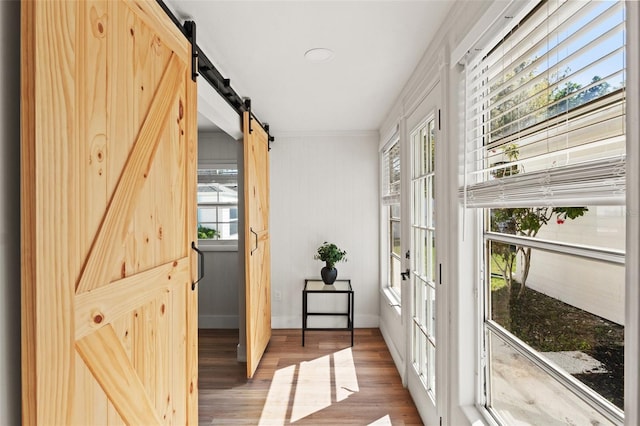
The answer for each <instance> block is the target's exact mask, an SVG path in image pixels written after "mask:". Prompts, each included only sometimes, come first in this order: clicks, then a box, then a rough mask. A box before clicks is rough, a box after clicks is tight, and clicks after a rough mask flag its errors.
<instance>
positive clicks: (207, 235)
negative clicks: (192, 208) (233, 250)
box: [198, 168, 238, 240]
mask: <svg viewBox="0 0 640 426" xmlns="http://www.w3.org/2000/svg"><path fill="white" fill-rule="evenodd" d="M198 238H199V239H201V240H237V239H238V171H237V169H228V168H224V169H223V168H199V169H198Z"/></svg>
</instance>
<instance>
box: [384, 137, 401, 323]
mask: <svg viewBox="0 0 640 426" xmlns="http://www.w3.org/2000/svg"><path fill="white" fill-rule="evenodd" d="M396 145H397V147H398V149H399V161H400V182H399V185H400V194H399V197H398V200H397V202H394V203H393V204H392V205H397V206H398V207H399V208H400V216H399V217H397V218H395V217H392V214H391V209H392V205H390V204H387V203H385V202H384V197H385V195H386V189H387V187H388V185H389V182H387V181H386V179H387V178H388V175H387V173H386V172H385V170H386V168H387V167H388V165H387V164H386V161H385V160H386V154H387V153H388V152H389V151H390V150H391V149H392V148H393V147H394V146H396ZM379 161H380V182H381V185H380V188H381V190H380V210H381V212H380V230H381V234H382V235H383V236H384V237H383V238H381V241H380V248H381V249H380V255H381V259H382V261H383V267H382V268H381V270H382V275H381V277H382V280H381V283H380V285H381V291H382V294H383V295H384V297H386V298H387V300H388V303H389V305H390V306H392V307H394V308H395V309H396V310H397V312H398V313H400V312H401V308H402V290H400V292H398V291H397V290H396V289H395V288H394V287H393V286H392V285H391V279H392V278H391V274H392V273H394V271H393V268H392V267H391V258H392V257H398V261H399V262H400V265H401V268H402V256H396V254H395V253H393V249H392V247H391V244H392V237H391V236H392V223H398V224H399V225H400V243H401V244H402V208H401V201H400V200H401V198H402V192H403V191H402V173H403V172H402V167H403V164H402V163H403V162H402V144H401V140H400V135H399V134H398V132H397V131H396V132H394V134H393V135H391V136H390V137H389V138H387V139H386V143H385V144H384V145H383V147H382V149H380V154H379ZM401 247H402V246H401ZM400 252H402V248H401V249H400ZM395 272H396V273H400V272H401V271H395ZM400 285H401V286H402V284H400Z"/></svg>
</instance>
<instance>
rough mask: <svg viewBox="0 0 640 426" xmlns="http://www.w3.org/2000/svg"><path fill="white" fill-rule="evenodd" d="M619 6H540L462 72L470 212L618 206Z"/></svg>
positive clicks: (465, 191) (621, 159)
mask: <svg viewBox="0 0 640 426" xmlns="http://www.w3.org/2000/svg"><path fill="white" fill-rule="evenodd" d="M624 25H625V10H624V2H616V1H592V2H587V1H575V2H574V1H559V0H549V1H545V2H541V3H540V4H539V5H538V6H537V7H535V8H534V9H533V10H532V11H531V12H530V13H529V14H528V16H527V17H526V18H525V19H523V20H522V21H521V22H520V23H519V24H517V25H516V26H515V27H514V28H513V30H512V31H511V32H510V33H509V34H508V35H507V36H506V37H504V38H503V39H502V40H499V41H497V42H496V43H494V44H493V46H494V47H493V48H492V49H491V50H490V51H489V52H488V53H483V55H481V56H479V57H477V58H475V60H473V61H472V62H471V63H469V64H467V86H466V98H467V113H466V115H467V121H466V138H465V139H466V148H465V167H464V168H465V185H464V187H463V188H461V191H460V195H461V198H462V199H463V200H464V203H465V205H466V206H468V207H498V206H500V207H504V206H516V205H517V206H522V207H529V206H541V205H550V206H553V205H571V204H573V203H576V202H578V201H579V202H581V203H583V204H584V203H586V204H590V205H601V204H608V205H611V204H623V203H624V193H625V27H624Z"/></svg>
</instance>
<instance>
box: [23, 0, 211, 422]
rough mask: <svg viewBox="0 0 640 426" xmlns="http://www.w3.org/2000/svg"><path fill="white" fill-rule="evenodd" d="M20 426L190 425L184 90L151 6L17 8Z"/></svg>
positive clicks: (173, 38)
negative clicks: (19, 36)
mask: <svg viewBox="0 0 640 426" xmlns="http://www.w3.org/2000/svg"><path fill="white" fill-rule="evenodd" d="M22 44H23V46H22V77H23V78H22V135H23V136H22V153H23V154H22V180H21V185H22V196H23V198H22V205H21V208H22V254H23V266H22V291H23V297H22V332H23V333H22V375H23V376H22V377H23V383H22V396H23V423H24V424H26V425H69V424H75V425H105V424H109V425H119V424H130V425H152V424H175V425H184V424H196V423H197V416H198V413H197V404H198V395H197V292H196V291H192V281H193V279H194V278H195V276H194V275H195V273H196V268H195V266H196V265H195V262H197V257H196V256H194V253H192V250H191V247H190V245H191V242H192V241H194V240H195V238H196V224H195V208H196V161H197V130H196V120H197V118H196V117H197V116H196V113H197V111H196V84H195V83H194V82H193V81H192V80H191V66H190V64H191V59H190V56H191V47H190V45H189V43H188V41H187V40H186V39H185V38H184V37H183V35H182V33H181V32H180V31H179V30H178V29H177V28H175V27H174V25H173V24H172V23H171V21H170V20H169V18H168V17H167V16H166V15H165V14H164V12H163V11H162V10H161V8H160V7H159V6H158V4H157V3H156V2H155V1H121V0H103V1H24V2H22Z"/></svg>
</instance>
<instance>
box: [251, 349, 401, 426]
mask: <svg viewBox="0 0 640 426" xmlns="http://www.w3.org/2000/svg"><path fill="white" fill-rule="evenodd" d="M332 384H334V385H335V388H333V389H332ZM359 390H360V387H359V386H358V377H357V375H356V367H355V364H354V362H353V353H352V352H351V348H347V349H343V350H340V351H337V352H335V353H333V354H331V355H326V356H323V357H320V358H316V359H314V360H311V361H305V362H301V363H300V364H298V365H290V366H288V367H284V368H281V369H279V370H276V372H275V373H274V375H273V379H272V381H271V386H270V388H269V393H268V394H267V400H266V401H265V404H264V407H263V408H262V415H261V416H260V423H259V424H260V425H265V426H266V425H284V424H288V423H294V422H296V421H298V420H301V419H303V418H305V417H307V416H309V415H311V414H313V413H316V412H318V411H321V410H323V409H325V408H327V407H329V406H331V404H333V403H339V402H340V401H344V400H345V399H347V398H348V397H349V396H350V395H352V394H354V393H356V392H359ZM291 398H293V404H291V403H290V402H291ZM290 406H291V408H290V409H289V407H290ZM289 410H290V412H289ZM288 416H290V419H289V421H287V417H288ZM386 417H388V416H386ZM383 419H384V417H383V418H382V419H380V420H378V421H376V422H375V423H372V424H376V425H386V424H391V423H390V422H387V423H379V422H380V421H381V420H383Z"/></svg>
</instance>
